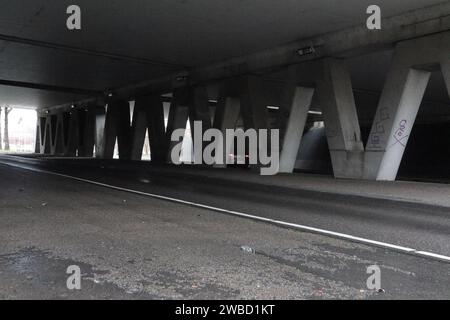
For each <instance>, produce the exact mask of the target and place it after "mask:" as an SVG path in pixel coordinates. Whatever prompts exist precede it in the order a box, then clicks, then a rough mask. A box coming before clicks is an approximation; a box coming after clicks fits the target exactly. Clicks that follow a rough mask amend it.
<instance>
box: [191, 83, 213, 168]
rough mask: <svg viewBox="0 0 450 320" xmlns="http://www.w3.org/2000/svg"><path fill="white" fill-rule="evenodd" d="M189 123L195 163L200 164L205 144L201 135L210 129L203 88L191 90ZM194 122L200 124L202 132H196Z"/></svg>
mask: <svg viewBox="0 0 450 320" xmlns="http://www.w3.org/2000/svg"><path fill="white" fill-rule="evenodd" d="M189 100H190V101H189V121H190V124H191V134H192V140H193V149H194V161H195V163H202V159H203V158H202V157H203V150H204V148H205V146H206V145H207V143H203V142H202V137H203V133H204V132H205V131H206V130H208V129H210V128H211V114H210V110H209V99H208V92H207V91H206V88H205V87H204V86H198V87H194V88H192V89H191V92H190V99H189ZM194 122H197V123H198V122H200V123H201V125H202V126H201V128H202V130H196V126H195V125H194Z"/></svg>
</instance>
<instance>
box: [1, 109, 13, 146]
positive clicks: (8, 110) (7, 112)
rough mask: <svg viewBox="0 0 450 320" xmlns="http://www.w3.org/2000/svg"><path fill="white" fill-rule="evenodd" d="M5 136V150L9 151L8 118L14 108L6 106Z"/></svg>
mask: <svg viewBox="0 0 450 320" xmlns="http://www.w3.org/2000/svg"><path fill="white" fill-rule="evenodd" d="M4 109H5V135H4V140H3V141H4V142H5V150H6V151H9V130H8V117H9V113H10V112H11V110H12V108H11V107H10V106H5V108H4Z"/></svg>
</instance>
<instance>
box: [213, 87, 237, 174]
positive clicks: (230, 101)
mask: <svg viewBox="0 0 450 320" xmlns="http://www.w3.org/2000/svg"><path fill="white" fill-rule="evenodd" d="M240 110H241V103H240V99H239V92H238V91H237V90H236V87H235V86H234V85H233V84H232V83H231V81H230V82H225V83H223V84H222V85H221V87H220V90H219V99H218V101H217V106H216V113H215V115H214V122H213V126H214V128H216V129H218V130H220V131H221V132H222V136H223V137H225V136H226V130H227V129H235V128H236V122H237V121H238V119H239V115H240ZM223 146H224V152H223V160H222V162H223V163H222V164H216V165H215V166H216V167H223V168H224V167H226V160H227V158H228V156H229V154H230V153H234V150H232V149H231V147H230V149H229V150H228V149H227V145H226V143H225V142H224V143H223Z"/></svg>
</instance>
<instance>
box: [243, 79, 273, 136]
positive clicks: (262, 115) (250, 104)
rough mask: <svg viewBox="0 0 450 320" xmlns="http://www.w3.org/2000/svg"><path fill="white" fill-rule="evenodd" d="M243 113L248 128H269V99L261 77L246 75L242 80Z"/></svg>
mask: <svg viewBox="0 0 450 320" xmlns="http://www.w3.org/2000/svg"><path fill="white" fill-rule="evenodd" d="M240 81H241V86H242V88H241V93H240V99H241V114H242V117H243V120H244V125H245V128H246V129H249V128H253V129H256V130H259V129H269V121H268V111H267V100H266V98H265V94H264V88H263V83H262V80H261V78H260V77H256V76H246V77H243V78H242V79H241V80H240Z"/></svg>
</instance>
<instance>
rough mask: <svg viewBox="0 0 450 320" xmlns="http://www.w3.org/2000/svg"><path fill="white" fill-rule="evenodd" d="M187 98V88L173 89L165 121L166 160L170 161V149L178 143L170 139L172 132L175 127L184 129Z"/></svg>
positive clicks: (187, 108) (187, 105)
mask: <svg viewBox="0 0 450 320" xmlns="http://www.w3.org/2000/svg"><path fill="white" fill-rule="evenodd" d="M189 100H190V94H189V89H188V88H181V89H177V90H175V92H174V93H173V98H172V102H171V104H170V109H169V119H168V122H167V131H166V139H167V145H168V150H167V161H168V162H172V161H171V154H172V149H173V147H175V145H177V144H178V141H171V137H172V133H173V132H174V131H175V130H177V129H182V130H186V124H187V121H188V119H189V104H190V103H189Z"/></svg>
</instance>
